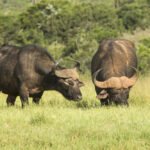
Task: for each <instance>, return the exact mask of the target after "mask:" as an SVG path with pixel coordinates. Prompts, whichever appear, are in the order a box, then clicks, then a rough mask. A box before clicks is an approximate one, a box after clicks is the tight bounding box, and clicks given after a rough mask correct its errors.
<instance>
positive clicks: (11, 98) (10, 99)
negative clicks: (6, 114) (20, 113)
mask: <svg viewBox="0 0 150 150" xmlns="http://www.w3.org/2000/svg"><path fill="white" fill-rule="evenodd" d="M15 100H16V96H12V95H8V96H7V99H6V102H7V106H13V105H14V104H15Z"/></svg>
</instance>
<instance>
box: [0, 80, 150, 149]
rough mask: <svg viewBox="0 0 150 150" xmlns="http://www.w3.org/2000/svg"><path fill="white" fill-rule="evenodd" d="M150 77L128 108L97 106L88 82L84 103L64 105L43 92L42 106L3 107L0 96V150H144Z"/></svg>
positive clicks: (149, 126)
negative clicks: (23, 107)
mask: <svg viewBox="0 0 150 150" xmlns="http://www.w3.org/2000/svg"><path fill="white" fill-rule="evenodd" d="M149 85H150V78H148V77H145V78H141V79H139V81H138V83H137V84H136V86H135V87H134V88H133V89H132V91H131V94H130V100H129V103H130V107H129V108H126V107H115V106H111V107H108V108H105V107H103V108H102V107H100V105H99V101H98V100H97V99H96V98H95V91H94V88H93V85H92V83H91V82H89V81H88V82H87V81H86V86H85V87H84V88H82V92H83V97H84V98H83V100H82V101H81V102H79V103H75V102H69V101H67V100H65V99H64V98H63V97H62V96H61V95H60V94H58V93H56V92H45V94H44V96H43V98H42V101H41V104H40V105H39V106H34V105H33V104H32V103H31V100H30V106H29V107H27V108H25V109H23V110H22V109H21V106H20V105H21V104H20V100H19V98H18V99H17V103H16V106H15V107H11V108H7V107H6V104H5V98H6V96H5V95H3V94H0V97H1V101H0V149H6V150H8V149H11V150H32V149H33V150H34V149H36V150H38V149H39V150H45V149H47V150H48V149H54V150H55V149H56V150H70V149H73V150H84V149H86V150H102V149H104V150H105V149H106V150H107V149H108V150H110V149H111V150H116V149H117V150H137V149H138V150H146V149H147V150H149V149H150V94H149Z"/></svg>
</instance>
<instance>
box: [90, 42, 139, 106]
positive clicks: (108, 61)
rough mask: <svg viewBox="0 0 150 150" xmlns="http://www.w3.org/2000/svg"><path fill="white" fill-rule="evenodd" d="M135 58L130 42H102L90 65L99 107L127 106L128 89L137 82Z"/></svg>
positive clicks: (133, 47) (132, 45)
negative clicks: (110, 105) (99, 102)
mask: <svg viewBox="0 0 150 150" xmlns="http://www.w3.org/2000/svg"><path fill="white" fill-rule="evenodd" d="M136 68H137V57H136V52H135V46H134V44H133V43H132V42H131V41H128V40H124V39H118V40H104V41H102V42H101V43H100V46H99V48H98V51H97V52H96V53H95V55H94V56H93V59H92V63H91V74H92V79H93V83H94V85H95V90H96V93H97V98H98V99H100V100H101V105H109V104H112V102H114V103H115V104H116V105H118V104H119V105H128V97H129V91H130V88H131V87H132V86H133V85H134V84H135V82H136V80H137V69H136Z"/></svg>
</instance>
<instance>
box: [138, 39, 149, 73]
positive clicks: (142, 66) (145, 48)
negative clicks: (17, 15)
mask: <svg viewBox="0 0 150 150" xmlns="http://www.w3.org/2000/svg"><path fill="white" fill-rule="evenodd" d="M149 43H150V39H144V40H142V41H141V44H140V45H139V48H138V61H139V70H140V71H141V73H143V74H146V73H148V72H149V71H150V55H149V54H150V44H149Z"/></svg>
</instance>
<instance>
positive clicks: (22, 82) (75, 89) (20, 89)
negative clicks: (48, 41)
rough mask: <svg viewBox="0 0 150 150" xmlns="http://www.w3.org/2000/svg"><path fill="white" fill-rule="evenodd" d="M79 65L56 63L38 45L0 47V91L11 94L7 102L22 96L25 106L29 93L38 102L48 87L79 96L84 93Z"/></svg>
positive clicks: (71, 98)
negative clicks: (69, 65)
mask: <svg viewBox="0 0 150 150" xmlns="http://www.w3.org/2000/svg"><path fill="white" fill-rule="evenodd" d="M81 86H83V83H82V82H81V81H79V75H78V73H77V68H76V67H75V68H71V69H67V68H63V67H61V66H58V65H56V62H55V61H54V59H53V58H52V56H51V55H50V54H49V53H48V52H47V51H46V50H45V49H43V48H41V47H39V46H36V45H27V46H24V47H16V46H10V45H7V46H2V47H1V48H0V91H2V92H3V93H5V94H8V97H7V104H8V106H9V105H14V103H15V99H16V97H17V96H20V98H21V102H22V107H24V106H25V104H28V97H29V96H30V97H32V98H33V102H34V103H37V104H38V103H39V100H40V98H41V97H42V94H43V92H44V91H45V90H56V91H58V92H60V93H61V94H62V95H63V96H64V97H66V98H67V99H69V100H76V101H77V100H80V99H82V94H81V91H80V87H81Z"/></svg>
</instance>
